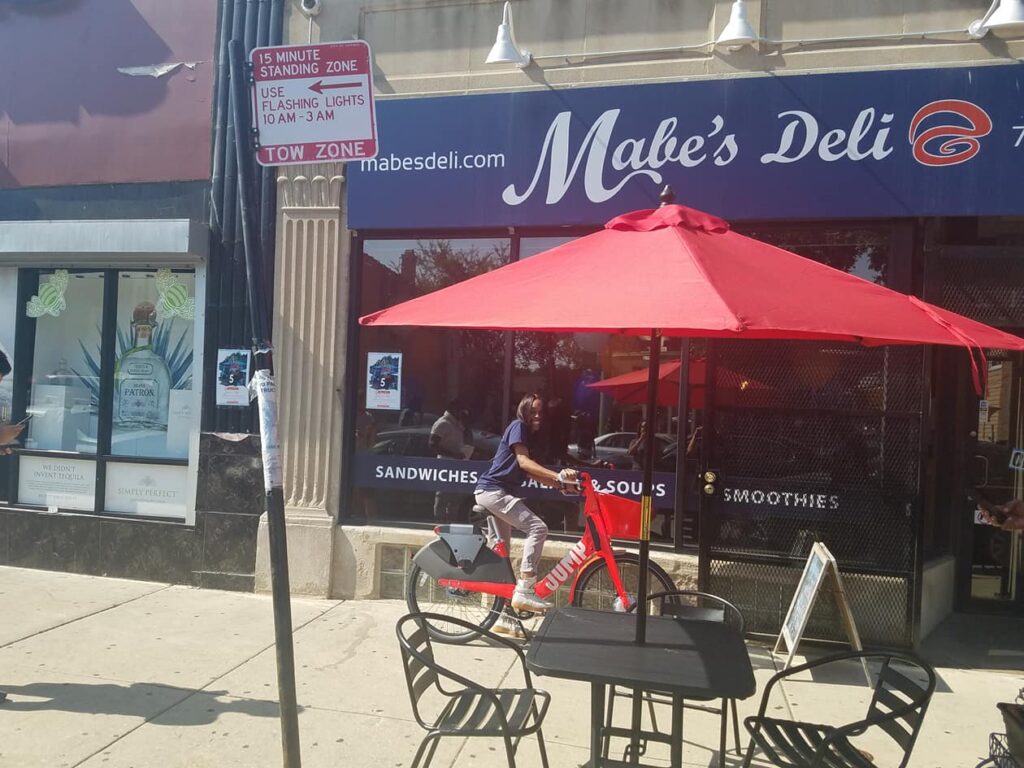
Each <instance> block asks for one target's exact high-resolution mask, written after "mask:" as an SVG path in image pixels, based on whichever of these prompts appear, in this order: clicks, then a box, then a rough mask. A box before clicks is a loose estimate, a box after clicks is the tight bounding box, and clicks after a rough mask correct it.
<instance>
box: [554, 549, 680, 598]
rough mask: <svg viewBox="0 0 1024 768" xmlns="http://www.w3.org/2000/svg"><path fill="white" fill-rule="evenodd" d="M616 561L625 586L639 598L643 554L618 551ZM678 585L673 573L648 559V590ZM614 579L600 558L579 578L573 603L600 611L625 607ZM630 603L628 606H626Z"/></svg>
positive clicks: (648, 591) (651, 591)
mask: <svg viewBox="0 0 1024 768" xmlns="http://www.w3.org/2000/svg"><path fill="white" fill-rule="evenodd" d="M615 564H616V565H617V566H618V569H619V578H620V579H622V586H623V587H624V588H625V590H626V593H627V594H628V595H629V596H630V598H631V600H633V601H635V600H636V594H637V590H638V589H639V584H640V556H639V555H636V554H634V553H632V552H619V553H618V554H616V555H615ZM675 588H676V585H675V584H674V583H673V582H672V577H671V576H669V575H668V573H666V572H665V569H664V568H662V567H661V566H660V565H658V564H657V563H656V562H654V561H653V560H650V561H648V563H647V594H649V595H651V594H654V593H655V592H668V591H670V590H673V589H675ZM618 597H619V593H618V592H617V591H616V590H615V583H614V582H613V581H612V575H611V573H610V572H609V570H608V564H607V563H605V561H604V559H602V558H598V559H597V560H594V561H593V562H591V563H590V565H588V566H587V567H586V569H585V570H584V571H583V573H581V574H580V578H579V581H577V582H576V591H575V592H573V595H572V604H573V605H574V606H576V607H578V608H593V609H595V610H599V611H623V610H625V607H624V606H622V605H621V601H619V599H618ZM627 607H628V606H627Z"/></svg>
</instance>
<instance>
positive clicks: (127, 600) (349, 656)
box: [0, 567, 1024, 768]
mask: <svg viewBox="0 0 1024 768" xmlns="http://www.w3.org/2000/svg"><path fill="white" fill-rule="evenodd" d="M292 610H293V621H294V625H295V657H296V666H297V676H298V681H297V685H298V699H299V703H300V705H301V706H302V711H301V714H300V718H299V722H300V729H301V739H302V755H303V766H305V767H306V768H321V767H322V768H327V767H328V766H330V767H331V768H337V766H355V767H356V768H362V767H363V766H365V767H366V768H370V766H406V765H409V764H410V762H411V760H412V757H413V754H414V753H415V751H416V746H417V744H418V743H419V741H420V739H421V738H422V732H421V731H420V730H419V728H418V727H417V726H416V723H415V722H414V721H413V719H412V712H411V710H410V706H409V700H408V694H407V692H406V688H405V681H404V678H403V675H402V670H401V664H400V660H399V655H398V647H397V642H396V640H395V635H394V625H395V620H396V619H397V618H398V617H399V616H400V615H402V614H403V613H404V612H405V607H404V605H403V604H402V603H399V602H396V601H372V602H371V601H361V602H336V601H326V600H306V599H296V600H294V602H293V608H292ZM0 616H3V622H2V623H0V690H5V691H7V692H8V700H7V701H6V702H5V703H3V704H0V734H2V738H0V766H4V767H5V768H6V767H8V766H10V767H11V768H36V767H38V768H56V767H58V766H68V767H70V766H82V767H83V768H149V767H150V766H153V767H154V768H156V767H157V766H159V767H160V768H177V767H178V766H180V767H181V768H185V767H186V766H187V767H188V768H205V767H207V766H208V767H209V768H234V767H235V766H237V768H259V767H262V766H268V767H269V766H280V765H281V747H280V731H279V724H278V713H277V705H276V677H275V663H274V649H273V645H272V643H273V624H272V614H271V604H270V599H269V598H268V597H265V596H262V595H250V594H240V593H232V592H216V591H211V590H200V589H193V588H188V587H171V586H165V585H161V584H152V583H147V582H132V581H121V580H116V579H104V578H97V577H89V576H75V575H69V574H62V573H48V572H44V571H31V570H21V569H15V568H3V567H0ZM980 624H981V620H980V619H978V617H954V620H953V621H951V622H950V623H949V625H948V626H947V627H944V628H943V629H942V630H940V632H939V637H938V638H937V640H936V641H935V642H934V643H931V644H930V645H929V646H926V648H925V649H924V652H925V654H926V655H930V656H931V660H932V661H933V662H934V663H936V664H937V666H938V667H939V669H938V671H939V675H940V682H939V688H938V691H937V692H936V695H935V697H934V698H933V700H932V705H931V709H930V711H929V712H928V715H927V718H926V720H925V727H924V731H923V733H922V736H921V739H920V740H919V742H918V746H917V748H916V750H915V753H914V758H913V760H912V761H911V765H913V766H917V767H919V768H935V767H940V768H961V767H962V766H975V765H977V764H978V763H979V762H981V761H982V760H983V759H984V758H985V757H986V756H987V754H988V746H987V744H988V735H989V733H990V732H993V731H996V732H1002V730H1003V727H1002V722H1001V719H1000V717H999V713H998V711H997V710H996V707H995V703H996V702H997V701H1009V700H1012V699H1013V697H1014V696H1015V695H1016V693H1017V690H1018V689H1019V688H1020V687H1021V686H1022V685H1024V680H1022V674H1021V667H1022V665H1024V642H1021V639H1020V638H1022V637H1024V635H1022V634H1021V629H1022V628H1024V622H1001V623H1000V622H996V623H994V624H993V625H991V626H990V627H989V628H987V629H984V630H983V629H982V628H981V626H980ZM992 627H994V629H993V628H992ZM768 650H769V649H768V648H766V647H763V646H759V645H751V657H752V659H753V660H754V665H755V668H756V674H757V679H758V686H759V689H758V694H757V695H756V696H755V697H753V698H751V699H749V700H747V701H745V702H740V716H741V718H742V717H744V716H745V715H747V714H751V713H753V712H754V711H755V710H756V707H757V705H758V703H759V701H760V690H761V688H762V687H763V686H764V683H765V681H766V680H767V679H768V678H769V677H770V676H771V675H772V673H773V672H774V671H775V669H776V666H777V664H778V663H779V662H778V660H777V659H773V658H772V656H771V654H770V653H769V652H768ZM958 660H959V663H958ZM964 660H966V661H964ZM445 661H447V663H449V664H451V665H452V666H455V667H457V668H459V669H460V671H464V672H465V673H466V674H467V675H468V676H470V677H476V678H477V679H479V680H481V682H484V683H488V684H494V685H497V684H498V683H501V682H504V684H505V685H509V686H515V685H517V684H518V682H517V681H518V680H519V678H518V675H519V672H518V665H517V663H516V658H515V655H514V654H512V653H510V652H509V651H507V650H503V649H497V648H489V647H478V646H474V647H465V648H456V649H448V650H447V651H446V656H445ZM848 671H849V672H850V674H848V675H841V676H840V677H838V678H837V677H830V678H828V679H818V680H815V681H814V684H813V685H812V684H810V681H809V680H804V681H795V682H793V683H791V684H787V685H785V687H784V689H783V690H782V691H781V692H780V695H779V696H778V698H777V699H776V700H773V703H772V709H773V711H774V712H775V713H776V714H777V715H783V714H786V713H789V714H792V715H793V716H795V717H798V718H801V719H804V720H814V721H817V722H840V721H843V720H852V719H857V718H858V717H859V716H860V715H861V714H863V711H864V707H865V705H866V701H867V698H868V689H867V688H865V686H864V683H863V677H862V676H859V675H858V672H857V668H856V667H854V668H851V669H850V670H848ZM536 684H537V685H538V686H539V687H542V688H544V689H545V690H548V691H550V692H551V694H552V696H553V703H552V707H551V711H550V713H549V715H548V718H547V721H546V724H545V729H544V730H545V736H546V740H547V743H548V754H549V757H550V760H551V765H552V766H553V767H554V766H558V767H562V766H567V767H569V766H578V765H581V764H583V763H585V762H586V759H587V744H588V731H589V721H588V717H589V689H588V688H587V687H586V686H585V685H583V684H579V683H572V682H568V681H561V680H554V679H551V678H538V679H537V680H536ZM620 710H621V711H622V712H623V713H624V712H625V710H626V707H625V706H620ZM685 719H686V725H685V733H686V744H685V747H684V760H685V763H686V765H687V766H712V765H717V744H718V720H717V717H716V716H714V715H708V714H703V713H699V712H688V713H687V714H686V718H685ZM447 742H448V743H445V742H442V746H441V747H440V749H439V750H438V753H437V755H436V757H435V759H434V763H433V764H434V765H435V766H439V767H443V768H489V767H490V766H504V765H505V761H504V754H503V750H502V749H501V744H500V742H498V741H491V740H479V739H478V740H472V741H466V740H462V739H448V740H447ZM743 745H744V747H745V745H746V740H745V738H744V740H743ZM731 746H732V738H731V737H730V748H731ZM864 748H865V749H867V750H868V751H871V752H873V753H874V754H875V756H876V758H877V759H878V760H879V762H881V760H882V758H883V756H884V755H887V754H891V751H890V750H889V748H888V745H887V743H886V741H885V740H884V739H883V740H878V739H877V738H869V739H867V740H866V741H865V743H864ZM653 750H654V748H653V747H652V752H651V755H650V756H649V757H648V758H645V759H647V760H648V761H649V762H652V763H654V764H665V763H667V761H666V760H663V759H659V758H663V757H667V752H666V753H665V754H664V755H662V754H661V753H659V752H654V751H653ZM740 762H741V759H740V758H739V757H738V756H737V755H735V754H732V753H731V754H730V755H728V756H727V760H726V764H727V765H730V766H737V765H739V764H740ZM539 764H540V760H539V757H538V754H537V750H536V745H535V743H530V742H529V741H526V742H524V744H523V746H522V748H521V749H520V759H519V765H520V766H522V767H523V768H526V767H527V766H536V765H539Z"/></svg>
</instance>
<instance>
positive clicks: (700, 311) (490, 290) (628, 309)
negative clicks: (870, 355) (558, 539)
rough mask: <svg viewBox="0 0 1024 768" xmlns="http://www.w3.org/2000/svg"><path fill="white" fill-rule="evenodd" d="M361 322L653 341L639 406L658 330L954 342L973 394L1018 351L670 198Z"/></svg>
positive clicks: (1010, 342) (643, 560) (654, 359)
mask: <svg viewBox="0 0 1024 768" xmlns="http://www.w3.org/2000/svg"><path fill="white" fill-rule="evenodd" d="M359 322H360V323H362V324H363V325H419V326H434V327H443V328H477V329H495V330H531V331H563V332H579V331H584V332H587V331H589V332H604V333H608V332H611V333H623V334H630V335H636V336H651V337H652V343H651V354H650V365H649V368H648V389H647V403H648V413H651V414H653V413H654V410H655V407H656V402H657V401H656V393H657V387H656V382H657V378H658V377H657V372H658V369H659V362H660V361H659V355H660V350H661V340H660V339H661V336H662V335H671V336H684V337H689V336H709V337H716V338H733V339H819V340H838V341H850V342H856V343H859V344H864V345H866V346H875V345H881V344H946V345H953V346H963V347H966V348H967V349H968V350H969V351H970V352H971V365H972V369H973V371H974V377H975V385H976V387H977V388H979V389H980V387H981V375H982V374H981V369H979V365H978V360H977V359H976V358H977V357H978V356H981V357H983V355H981V349H982V348H983V347H994V348H1001V349H1012V350H1024V339H1020V338H1018V337H1017V336H1012V335H1010V334H1008V333H1003V332H1002V331H999V330H996V329H995V328H991V327H989V326H987V325H984V324H983V323H978V322H976V321H974V320H971V319H969V318H966V317H963V316H962V315H958V314H956V313H954V312H949V311H947V310H945V309H941V308H939V307H936V306H933V305H931V304H927V303H925V302H923V301H921V300H920V299H917V298H915V297H913V296H907V295H905V294H902V293H898V292H896V291H892V290H889V289H888V288H884V287H882V286H880V285H875V284H874V283H870V282H868V281H866V280H863V279H861V278H859V277H855V276H853V275H849V274H846V273H845V272H840V271H839V270H837V269H833V268H832V267H828V266H826V265H824V264H819V263H817V262H814V261H811V260H810V259H805V258H803V257H801V256H798V255H796V254H794V253H790V252H789V251H785V250H783V249H781V248H776V247H775V246H773V245H768V244H767V243H763V242H760V241H759V240H754V239H752V238H749V237H744V236H743V235H740V234H738V233H736V232H732V231H730V229H729V225H728V223H726V222H725V221H723V220H722V219H719V218H717V217H715V216H711V215H709V214H706V213H703V212H701V211H696V210H693V209H690V208H684V207H683V206H679V205H664V206H662V207H661V208H658V209H654V210H643V211H635V212H633V213H628V214H625V215H623V216H619V217H617V218H615V219H612V220H611V221H610V222H608V223H607V224H606V225H605V228H604V229H603V230H601V231H600V232H595V233H594V234H592V235H587V236H586V237H581V238H580V239H578V240H574V241H572V242H569V243H566V244H564V245H560V246H558V247H556V248H552V249H551V250H549V251H545V252H544V253H541V254H539V255H536V256H532V257H531V258H529V259H524V260H522V261H517V262H515V263H513V264H509V265H507V266H504V267H501V268H500V269H496V270H494V271H492V272H488V273H486V274H483V275H479V276H477V277H474V278H471V279H469V280H466V281H464V282H461V283H457V284H456V285H453V286H450V287H448V288H443V289H441V290H439V291H435V292H434V293H430V294H427V295H425V296H420V297H419V298H415V299H412V300H411V301H406V302H403V303H401V304H398V305H396V306H393V307H389V308H387V309H382V310H379V311H377V312H373V313H370V314H368V315H366V316H365V317H362V318H360V321H359ZM975 352H977V353H978V355H977V356H976V355H975ZM982 362H984V361H983V360H982ZM686 378H687V379H688V378H689V377H688V376H687V377H686ZM686 401H687V400H686V399H685V398H684V402H686ZM647 435H648V441H649V444H648V446H647V451H646V457H647V460H646V461H645V466H644V482H643V491H642V494H641V499H642V502H641V503H642V510H643V512H642V521H641V540H640V584H639V589H638V593H639V594H638V595H637V603H638V605H637V641H638V642H643V640H644V637H645V633H646V610H647V604H646V603H647V601H646V596H647V594H646V593H647V590H646V587H647V585H646V575H647V562H648V555H649V541H648V538H649V528H650V514H651V477H652V457H653V455H654V450H653V441H654V431H653V430H648V433H647ZM684 461H685V459H684Z"/></svg>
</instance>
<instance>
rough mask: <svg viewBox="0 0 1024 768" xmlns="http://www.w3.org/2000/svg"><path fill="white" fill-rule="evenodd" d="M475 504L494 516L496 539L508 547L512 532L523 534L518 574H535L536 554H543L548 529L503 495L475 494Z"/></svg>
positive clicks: (522, 504)
mask: <svg viewBox="0 0 1024 768" xmlns="http://www.w3.org/2000/svg"><path fill="white" fill-rule="evenodd" d="M475 497H476V503H477V504H479V505H480V506H481V507H483V508H484V509H486V510H487V511H488V512H490V513H491V514H492V515H494V522H495V524H496V525H497V526H498V535H499V536H501V538H502V539H503V540H504V541H505V542H506V543H508V544H509V545H510V546H511V543H512V529H513V528H515V529H516V530H519V531H522V532H523V533H525V534H526V541H525V542H523V562H522V563H521V564H520V566H519V570H520V571H529V572H531V573H534V574H536V573H537V567H538V566H539V565H540V554H541V552H542V551H543V550H544V541H545V540H546V539H547V537H548V526H547V524H546V523H545V522H544V521H543V520H541V519H540V518H539V517H537V515H535V514H533V512H531V511H530V508H529V507H528V506H526V502H525V501H523V500H522V499H520V498H519V497H518V496H513V495H512V494H509V493H505V492H504V491H477V492H476V494H475Z"/></svg>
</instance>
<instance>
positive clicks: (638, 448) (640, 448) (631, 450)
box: [620, 421, 647, 469]
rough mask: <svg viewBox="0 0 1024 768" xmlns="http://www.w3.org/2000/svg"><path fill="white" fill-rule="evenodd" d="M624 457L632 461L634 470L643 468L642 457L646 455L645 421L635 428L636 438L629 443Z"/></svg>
mask: <svg viewBox="0 0 1024 768" xmlns="http://www.w3.org/2000/svg"><path fill="white" fill-rule="evenodd" d="M620 445H621V443H620ZM626 455H627V456H629V458H631V459H632V460H633V467H634V468H639V469H643V468H644V457H645V456H646V455H647V422H646V421H641V422H640V425H639V426H638V427H637V428H636V437H634V438H633V439H632V440H631V441H630V443H629V447H628V448H627V449H626Z"/></svg>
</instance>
